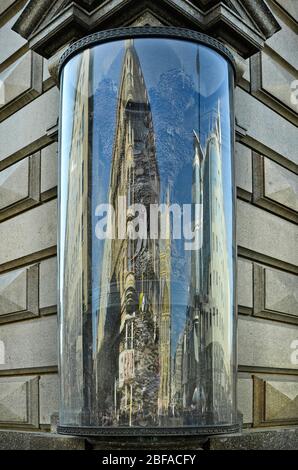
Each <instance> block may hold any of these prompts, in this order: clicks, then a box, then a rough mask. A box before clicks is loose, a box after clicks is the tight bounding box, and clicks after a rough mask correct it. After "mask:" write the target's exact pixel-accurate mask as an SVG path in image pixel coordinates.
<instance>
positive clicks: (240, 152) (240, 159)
mask: <svg viewBox="0 0 298 470" xmlns="http://www.w3.org/2000/svg"><path fill="white" fill-rule="evenodd" d="M251 154H252V152H251V149H250V148H249V147H246V146H245V145H242V144H241V143H240V142H236V147H235V172H236V184H237V186H238V188H242V189H245V190H246V191H248V192H250V193H251V192H252V159H251Z"/></svg>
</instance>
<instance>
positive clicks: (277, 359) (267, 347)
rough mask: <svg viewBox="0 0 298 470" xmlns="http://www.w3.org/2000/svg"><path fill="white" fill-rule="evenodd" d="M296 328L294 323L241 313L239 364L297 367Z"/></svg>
mask: <svg viewBox="0 0 298 470" xmlns="http://www.w3.org/2000/svg"><path fill="white" fill-rule="evenodd" d="M296 339H297V331H296V329H295V328H293V327H292V326H291V325H285V324H282V323H279V322H273V321H270V320H262V319H255V318H251V317H247V318H246V317H240V318H239V321H238V363H239V364H240V366H251V367H267V368H268V367H269V368H283V369H293V370H296V369H297V365H296V364H294V363H293V362H292V360H291V354H292V349H291V345H292V342H293V341H295V340H296Z"/></svg>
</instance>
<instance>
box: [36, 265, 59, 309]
mask: <svg viewBox="0 0 298 470" xmlns="http://www.w3.org/2000/svg"><path fill="white" fill-rule="evenodd" d="M39 279H40V280H39V307H40V308H45V307H52V306H56V305H57V259H56V258H49V259H47V260H45V261H42V262H41V263H40V268H39Z"/></svg>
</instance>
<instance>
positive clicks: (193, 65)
mask: <svg viewBox="0 0 298 470" xmlns="http://www.w3.org/2000/svg"><path fill="white" fill-rule="evenodd" d="M135 47H136V50H137V52H138V56H139V59H140V62H141V66H142V70H143V74H144V78H145V83H146V85H147V89H148V92H149V100H150V104H151V109H152V115H153V125H154V131H155V136H156V153H157V158H158V164H159V171H160V176H161V187H162V188H163V191H164V193H165V191H166V188H167V186H168V184H169V185H170V186H172V187H173V191H172V193H171V202H175V203H178V204H180V205H182V204H186V203H190V202H191V186H192V158H193V152H194V150H193V130H196V131H197V132H198V134H199V136H200V139H201V144H202V147H203V148H205V145H206V140H207V137H208V135H209V133H210V131H211V130H212V128H213V126H214V119H215V116H216V113H217V104H218V100H220V111H221V132H222V176H223V193H224V212H225V220H226V227H223V230H226V240H227V250H228V260H229V263H230V285H231V287H232V286H233V269H232V255H233V254H232V251H231V250H232V244H231V240H232V237H233V219H232V217H233V210H232V209H233V208H232V204H233V201H232V194H231V188H232V168H231V161H230V154H231V150H232V149H231V121H230V116H231V112H230V103H229V99H230V95H229V88H228V87H229V82H228V65H227V63H226V60H225V59H223V58H222V57H221V56H220V55H219V54H217V53H216V52H215V51H212V50H210V49H208V48H206V47H204V46H198V45H196V44H190V43H186V42H184V41H173V40H169V41H167V40H163V41H159V40H157V39H152V40H148V39H146V40H137V41H135ZM157 51H158V53H156V52H157ZM189 266H190V263H189V260H188V259H187V253H186V252H185V251H184V246H183V243H181V242H179V241H173V243H172V270H173V272H172V281H173V283H174V284H175V281H180V282H184V289H172V305H173V308H172V317H173V325H174V329H173V331H172V334H173V339H174V338H175V339H174V341H173V343H174V342H176V341H177V339H178V335H179V333H180V332H181V330H180V331H179V327H178V324H180V323H181V325H182V329H183V322H181V321H179V318H181V317H182V315H181V314H182V311H183V314H185V312H186V304H187V302H188V299H185V304H184V307H182V306H181V292H182V291H184V292H187V287H188V284H189V276H190V272H189V271H188V272H187V269H188V270H189ZM183 280H184V281H183ZM178 306H179V307H178ZM181 310H182V311H181ZM179 315H180V317H179ZM178 317H179V318H178ZM172 346H174V349H175V344H172Z"/></svg>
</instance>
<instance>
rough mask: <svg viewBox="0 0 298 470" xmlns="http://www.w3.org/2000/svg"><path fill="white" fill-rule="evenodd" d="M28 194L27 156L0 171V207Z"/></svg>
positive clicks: (19, 199)
mask: <svg viewBox="0 0 298 470" xmlns="http://www.w3.org/2000/svg"><path fill="white" fill-rule="evenodd" d="M28 196H29V158H25V159H24V160H21V161H20V162H17V163H15V164H14V165H12V166H10V167H8V168H7V169H6V170H3V171H1V173H0V209H1V210H3V209H5V208H6V207H8V206H10V205H12V204H15V203H16V202H18V201H21V200H22V199H25V198H26V197H28Z"/></svg>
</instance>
